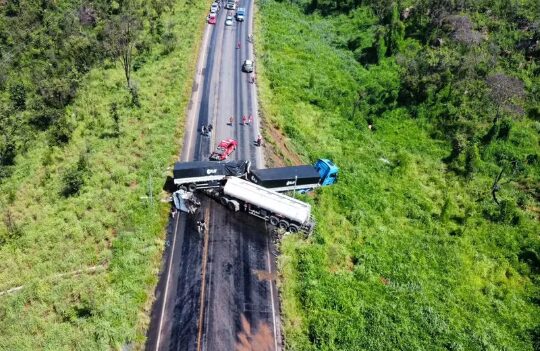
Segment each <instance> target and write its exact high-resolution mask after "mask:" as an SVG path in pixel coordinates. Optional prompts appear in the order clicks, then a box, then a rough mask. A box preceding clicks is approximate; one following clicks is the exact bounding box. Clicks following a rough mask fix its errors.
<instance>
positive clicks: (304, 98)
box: [256, 0, 540, 351]
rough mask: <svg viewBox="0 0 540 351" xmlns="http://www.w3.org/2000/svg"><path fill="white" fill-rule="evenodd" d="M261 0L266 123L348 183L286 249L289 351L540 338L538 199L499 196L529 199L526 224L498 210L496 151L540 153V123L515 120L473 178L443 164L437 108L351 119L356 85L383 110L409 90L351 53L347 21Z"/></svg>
mask: <svg viewBox="0 0 540 351" xmlns="http://www.w3.org/2000/svg"><path fill="white" fill-rule="evenodd" d="M258 5H259V17H258V23H257V33H256V38H258V42H257V49H258V51H259V65H258V67H259V73H258V81H259V87H260V97H261V103H262V111H263V113H264V118H265V119H266V121H267V122H269V124H270V125H272V126H273V127H274V128H278V129H280V130H282V131H283V132H284V133H285V135H286V136H287V137H288V138H289V140H287V142H288V144H292V145H293V147H294V149H295V150H296V151H297V152H298V153H299V154H300V155H301V156H302V157H303V158H304V159H305V161H306V162H311V161H313V160H315V159H317V158H320V157H329V158H332V159H333V160H334V161H335V162H336V163H337V165H338V166H339V167H340V168H341V174H340V178H339V182H338V184H337V185H334V186H332V187H328V188H325V189H323V190H321V191H318V192H317V193H316V195H315V196H314V197H313V198H309V199H310V200H309V201H312V202H313V203H314V211H315V216H316V219H317V228H316V232H315V234H314V235H313V237H312V238H311V239H309V240H303V239H301V238H299V237H296V236H288V237H286V239H284V241H283V242H282V244H281V252H282V255H281V256H280V258H279V267H280V272H281V276H280V289H281V297H282V308H283V313H284V325H283V327H284V334H285V341H286V344H287V349H289V350H295V351H300V350H348V351H351V350H533V349H534V348H535V347H538V338H539V336H538V335H539V334H540V332H539V325H540V309H539V308H538V303H537V301H538V300H537V297H538V293H539V289H538V272H537V271H535V269H538V268H537V267H535V266H534V265H529V264H528V263H527V262H526V260H524V259H523V258H522V257H523V254H524V253H526V252H528V250H529V251H530V252H538V248H539V246H540V243H539V238H538V233H539V232H540V225H539V223H538V220H537V216H538V212H537V211H538V210H536V212H534V211H533V209H534V208H536V209H538V202H537V200H535V199H534V198H533V197H532V196H531V195H527V194H526V193H524V192H522V191H521V188H520V186H521V185H520V184H517V183H515V182H512V183H509V184H506V185H504V186H503V189H502V190H501V192H500V196H501V198H503V199H509V200H511V201H514V200H516V199H518V198H519V197H522V198H524V199H525V200H524V201H525V203H526V205H524V206H522V208H519V209H516V210H515V211H516V212H515V213H514V214H516V216H517V217H516V218H517V220H519V222H518V223H517V224H516V223H512V221H506V222H504V221H503V222H500V221H499V222H497V221H492V220H489V219H488V217H489V214H493V213H496V212H497V211H498V209H497V207H496V205H495V204H494V203H493V201H492V200H491V194H490V189H491V185H492V182H493V179H494V177H495V175H496V174H497V173H498V171H499V169H500V167H498V166H497V165H496V164H495V161H494V160H496V159H497V158H500V157H502V156H503V155H505V154H506V155H508V154H513V155H517V156H519V158H521V159H523V158H524V157H525V156H526V155H528V154H534V153H537V151H538V145H539V137H538V125H535V124H534V122H532V121H530V120H527V119H522V120H519V121H517V122H516V123H515V125H514V129H513V132H512V133H513V134H512V136H511V138H510V140H509V141H507V142H502V141H499V142H496V143H493V144H492V145H490V146H489V147H487V148H485V150H483V151H482V159H483V161H482V162H481V165H480V170H479V172H478V173H477V174H476V175H475V177H474V178H473V179H472V180H470V181H466V180H464V178H463V177H462V176H460V175H459V174H456V173H454V172H450V171H448V169H447V166H446V165H445V164H444V163H443V162H442V161H441V159H442V158H444V157H445V156H447V155H448V154H449V152H450V145H449V144H447V143H446V142H444V141H439V140H436V139H433V138H432V137H431V134H432V131H433V126H432V125H431V124H430V122H429V120H428V119H427V117H426V115H429V111H427V112H424V115H422V113H419V114H418V117H417V118H416V119H413V118H411V116H410V115H409V112H408V111H407V110H406V109H405V108H400V107H398V106H394V105H389V106H386V107H387V108H386V109H385V111H384V112H382V115H380V116H377V117H378V118H376V121H375V125H376V127H377V130H376V132H374V133H373V132H371V131H369V130H368V128H367V123H366V120H365V118H366V117H368V116H372V115H373V112H372V111H370V107H369V106H364V105H363V106H361V107H360V108H359V109H358V110H357V111H356V116H355V118H354V119H352V118H350V116H351V113H352V106H353V102H354V101H355V98H356V97H355V92H356V91H361V90H363V91H367V92H368V94H367V96H366V97H365V99H366V100H371V101H374V103H373V104H371V106H373V105H375V104H376V103H377V102H379V103H380V101H384V100H385V99H389V100H391V97H392V96H395V94H397V91H398V89H399V84H400V82H399V79H400V78H399V69H398V68H397V65H396V64H395V63H394V62H393V61H392V60H390V59H389V60H385V61H383V62H382V63H381V64H380V65H377V66H372V67H371V68H370V69H369V70H368V69H365V68H363V67H362V66H360V65H359V64H358V63H357V62H356V61H355V59H354V57H353V54H352V53H351V52H349V51H347V50H345V49H340V35H339V34H338V33H337V31H336V28H339V27H340V26H342V25H343V23H337V22H336V23H334V22H333V21H334V20H333V19H332V18H322V17H319V16H317V15H313V16H307V15H305V14H303V13H302V12H301V11H300V10H299V9H298V8H297V7H296V6H294V5H289V4H285V3H277V2H274V1H270V0H267V1H259V2H258ZM341 20H342V21H343V19H341ZM336 21H339V19H338V20H336ZM372 22H373V21H372V19H370V18H366V23H372ZM299 33H300V35H299ZM361 35H363V34H361ZM370 35H371V34H370V33H365V36H366V37H369V36H370ZM310 76H312V78H310ZM310 80H312V81H313V82H314V84H310V83H309V82H310ZM389 97H390V98H389ZM462 161H463V160H461V162H462ZM538 171H539V170H538V165H537V166H535V167H532V168H530V169H529V171H528V172H529V174H528V176H527V177H526V179H527V181H526V182H528V183H529V184H533V186H534V184H538V181H539V179H538V174H540V172H538ZM524 182H525V181H524ZM535 250H536V251H535ZM535 301H536V302H535Z"/></svg>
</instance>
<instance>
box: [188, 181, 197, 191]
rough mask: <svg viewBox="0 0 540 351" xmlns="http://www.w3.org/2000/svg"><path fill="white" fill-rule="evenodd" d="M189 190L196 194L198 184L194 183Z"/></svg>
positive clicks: (189, 186)
mask: <svg viewBox="0 0 540 351" xmlns="http://www.w3.org/2000/svg"><path fill="white" fill-rule="evenodd" d="M188 190H189V191H191V192H195V190H197V184H194V183H191V184H189V185H188Z"/></svg>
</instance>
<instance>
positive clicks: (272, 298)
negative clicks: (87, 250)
mask: <svg viewBox="0 0 540 351" xmlns="http://www.w3.org/2000/svg"><path fill="white" fill-rule="evenodd" d="M266 243H267V247H266V258H267V263H268V272H269V273H270V274H272V262H271V261H270V249H269V248H270V239H268V238H266ZM268 282H269V283H270V299H271V301H272V324H273V327H274V350H275V351H278V343H277V337H278V335H277V330H276V309H275V308H274V281H273V279H269V280H268Z"/></svg>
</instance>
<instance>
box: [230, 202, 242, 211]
mask: <svg viewBox="0 0 540 351" xmlns="http://www.w3.org/2000/svg"><path fill="white" fill-rule="evenodd" d="M227 207H228V208H229V210H231V211H234V212H238V211H239V210H240V204H239V203H238V201H236V200H231V201H229V203H228V204H227Z"/></svg>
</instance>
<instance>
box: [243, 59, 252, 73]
mask: <svg viewBox="0 0 540 351" xmlns="http://www.w3.org/2000/svg"><path fill="white" fill-rule="evenodd" d="M242 71H244V72H246V73H251V72H253V61H252V60H245V61H244V63H243V64H242Z"/></svg>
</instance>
